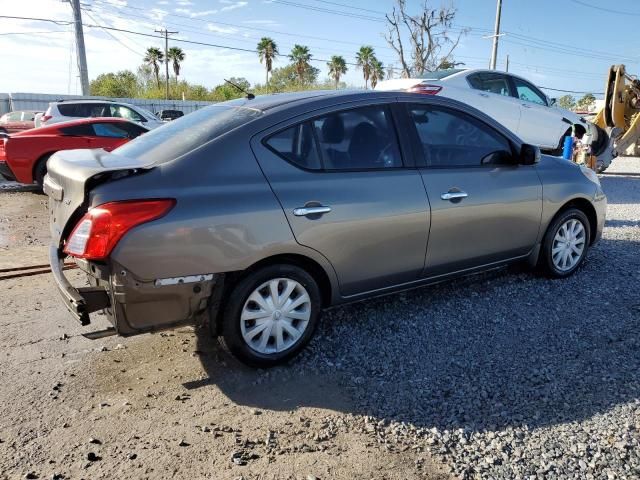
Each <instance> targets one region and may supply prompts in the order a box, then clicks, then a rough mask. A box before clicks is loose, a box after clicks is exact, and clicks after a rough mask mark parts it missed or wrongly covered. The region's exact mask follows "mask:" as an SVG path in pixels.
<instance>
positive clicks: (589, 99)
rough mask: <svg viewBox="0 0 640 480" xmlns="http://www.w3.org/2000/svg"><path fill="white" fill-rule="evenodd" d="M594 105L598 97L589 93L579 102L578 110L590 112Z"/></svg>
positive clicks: (577, 104)
mask: <svg viewBox="0 0 640 480" xmlns="http://www.w3.org/2000/svg"><path fill="white" fill-rule="evenodd" d="M594 103H596V97H595V96H594V95H593V93H587V94H585V95H584V97H582V98H581V99H580V100H578V101H577V103H576V108H578V109H579V110H589V108H591V106H592V105H593V104H594Z"/></svg>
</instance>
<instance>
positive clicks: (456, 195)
mask: <svg viewBox="0 0 640 480" xmlns="http://www.w3.org/2000/svg"><path fill="white" fill-rule="evenodd" d="M468 196H469V194H468V193H467V192H447V193H443V194H442V195H440V198H441V199H442V200H449V201H455V200H462V199H463V198H467V197H468Z"/></svg>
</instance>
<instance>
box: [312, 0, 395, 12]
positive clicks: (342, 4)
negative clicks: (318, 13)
mask: <svg viewBox="0 0 640 480" xmlns="http://www.w3.org/2000/svg"><path fill="white" fill-rule="evenodd" d="M314 1H316V2H319V3H326V4H327V5H335V6H338V7H344V8H351V9H352V10H360V11H363V12H370V13H379V14H380V15H386V13H387V12H382V11H380V10H372V9H370V8H362V7H354V6H352V5H347V4H344V3H338V2H329V1H328V0H314Z"/></svg>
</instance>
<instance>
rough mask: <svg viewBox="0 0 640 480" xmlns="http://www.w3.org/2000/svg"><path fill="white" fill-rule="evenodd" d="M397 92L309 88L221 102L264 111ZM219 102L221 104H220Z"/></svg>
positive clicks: (390, 95)
mask: <svg viewBox="0 0 640 480" xmlns="http://www.w3.org/2000/svg"><path fill="white" fill-rule="evenodd" d="M396 95H397V93H394V92H382V91H375V90H310V91H304V92H292V93H272V94H269V95H258V96H256V97H255V98H252V99H248V98H246V97H243V98H237V99H235V100H229V101H227V102H223V103H222V104H223V105H225V106H230V107H245V108H251V109H254V110H259V111H262V112H266V111H268V110H272V109H276V108H278V107H282V106H285V105H289V104H293V103H297V104H304V103H313V102H315V101H317V100H321V99H322V98H326V99H343V98H344V99H354V100H357V99H365V98H392V97H395V96H396ZM222 104H221V105H222Z"/></svg>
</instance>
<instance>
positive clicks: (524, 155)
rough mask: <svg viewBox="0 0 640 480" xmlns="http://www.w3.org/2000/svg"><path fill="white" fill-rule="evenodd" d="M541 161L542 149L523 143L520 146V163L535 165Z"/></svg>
mask: <svg viewBox="0 0 640 480" xmlns="http://www.w3.org/2000/svg"><path fill="white" fill-rule="evenodd" d="M539 161H540V149H539V148H538V147H536V146H534V145H529V144H528V143H523V144H522V146H521V147H520V165H534V164H536V163H538V162H539Z"/></svg>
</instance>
